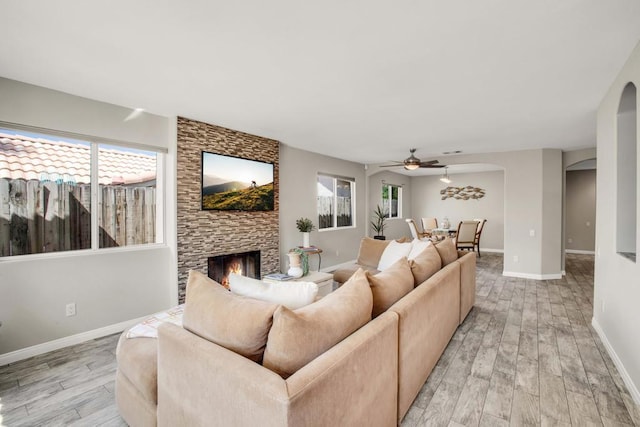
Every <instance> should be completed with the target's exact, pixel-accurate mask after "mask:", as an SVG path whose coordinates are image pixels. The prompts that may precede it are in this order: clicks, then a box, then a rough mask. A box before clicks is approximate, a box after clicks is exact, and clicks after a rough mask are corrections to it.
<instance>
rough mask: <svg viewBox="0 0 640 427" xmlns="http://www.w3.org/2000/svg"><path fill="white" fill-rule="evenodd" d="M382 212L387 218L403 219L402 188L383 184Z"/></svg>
mask: <svg viewBox="0 0 640 427" xmlns="http://www.w3.org/2000/svg"><path fill="white" fill-rule="evenodd" d="M382 211H383V212H384V213H386V216H387V218H402V187H401V186H399V185H393V184H386V183H383V184H382Z"/></svg>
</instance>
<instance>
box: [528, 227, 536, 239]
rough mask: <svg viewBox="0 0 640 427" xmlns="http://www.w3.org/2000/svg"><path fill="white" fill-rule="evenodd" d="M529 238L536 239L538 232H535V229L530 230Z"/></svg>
mask: <svg viewBox="0 0 640 427" xmlns="http://www.w3.org/2000/svg"><path fill="white" fill-rule="evenodd" d="M529 237H536V230H534V229H533V228H532V229H531V230H529Z"/></svg>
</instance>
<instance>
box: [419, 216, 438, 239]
mask: <svg viewBox="0 0 640 427" xmlns="http://www.w3.org/2000/svg"><path fill="white" fill-rule="evenodd" d="M421 221H422V229H423V230H424V233H425V234H426V233H429V235H431V230H433V229H434V228H438V220H437V219H436V218H421Z"/></svg>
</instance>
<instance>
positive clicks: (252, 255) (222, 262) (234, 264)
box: [208, 251, 260, 289]
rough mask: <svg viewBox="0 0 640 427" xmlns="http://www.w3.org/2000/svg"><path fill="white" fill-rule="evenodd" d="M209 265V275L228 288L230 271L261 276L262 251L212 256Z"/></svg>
mask: <svg viewBox="0 0 640 427" xmlns="http://www.w3.org/2000/svg"><path fill="white" fill-rule="evenodd" d="M208 265H209V271H208V275H209V277H210V278H212V279H213V280H215V281H216V282H218V283H220V284H221V285H222V286H224V287H225V288H227V289H228V288H229V274H230V273H236V274H240V275H243V276H247V277H251V278H254V279H259V278H260V251H250V252H241V253H236V254H228V255H217V256H212V257H209V259H208Z"/></svg>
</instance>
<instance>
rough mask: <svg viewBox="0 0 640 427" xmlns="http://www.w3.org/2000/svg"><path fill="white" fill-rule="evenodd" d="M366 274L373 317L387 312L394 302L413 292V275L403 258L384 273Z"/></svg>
mask: <svg viewBox="0 0 640 427" xmlns="http://www.w3.org/2000/svg"><path fill="white" fill-rule="evenodd" d="M366 274H367V279H368V280H369V285H370V286H371V294H372V296H373V310H372V315H373V317H377V316H379V315H380V314H382V313H384V312H385V311H387V309H388V308H389V307H391V306H392V305H393V304H395V302H396V301H398V300H399V299H400V298H402V297H403V296H405V295H406V294H408V293H409V292H411V290H413V274H411V267H409V261H408V260H407V258H405V257H402V258H400V259H399V260H398V261H396V262H395V263H393V265H391V267H389V268H387V269H386V270H385V271H382V272H380V273H378V274H372V273H370V272H366Z"/></svg>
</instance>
